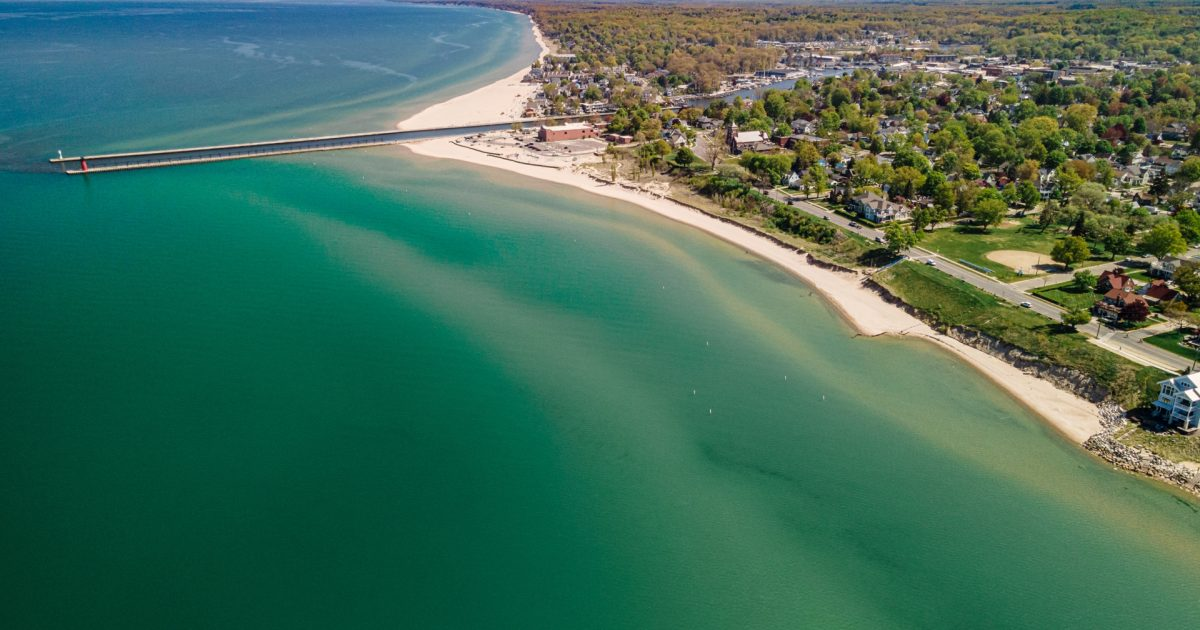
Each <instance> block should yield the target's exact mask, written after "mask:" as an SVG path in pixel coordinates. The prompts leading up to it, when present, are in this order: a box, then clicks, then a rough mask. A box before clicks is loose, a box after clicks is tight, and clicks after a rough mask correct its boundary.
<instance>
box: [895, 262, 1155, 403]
mask: <svg viewBox="0 0 1200 630" xmlns="http://www.w3.org/2000/svg"><path fill="white" fill-rule="evenodd" d="M875 279H876V281H878V282H879V283H880V284H882V285H884V286H885V287H887V288H888V289H889V290H890V291H892V293H893V294H894V295H896V296H897V297H899V298H900V299H902V300H904V301H905V302H906V303H908V304H909V305H911V306H913V307H915V308H917V309H919V310H921V311H923V312H925V313H926V314H927V315H928V316H929V317H930V318H932V319H933V320H934V323H935V324H938V325H941V326H947V327H950V326H962V327H966V328H971V329H974V330H977V331H979V332H982V333H985V334H987V335H990V336H992V337H995V338H997V339H1000V340H1001V341H1004V342H1007V343H1009V344H1012V345H1013V346H1016V347H1018V348H1020V349H1022V350H1024V351H1025V352H1028V353H1029V354H1031V355H1034V356H1036V357H1037V358H1039V359H1041V360H1043V361H1045V362H1046V363H1049V364H1052V365H1058V366H1062V367H1067V368H1072V369H1074V370H1077V371H1079V372H1082V373H1083V374H1086V375H1088V376H1091V377H1092V378H1094V379H1095V380H1096V381H1097V382H1098V383H1100V384H1101V385H1103V386H1104V387H1106V388H1108V389H1109V391H1110V392H1111V393H1112V396H1113V398H1114V399H1116V400H1117V402H1119V403H1120V404H1122V405H1124V406H1126V407H1127V408H1130V407H1133V406H1137V405H1140V404H1144V403H1145V401H1147V400H1149V399H1150V397H1152V396H1153V395H1155V394H1156V393H1157V390H1156V389H1155V387H1154V384H1155V383H1156V382H1157V381H1159V380H1161V379H1162V378H1165V377H1166V373H1165V372H1163V371H1162V370H1159V369H1157V368H1151V367H1144V366H1140V365H1138V364H1136V363H1133V362H1132V361H1129V360H1128V359H1125V358H1123V357H1120V356H1118V355H1116V354H1113V353H1111V352H1109V351H1107V350H1105V349H1103V348H1100V347H1099V346H1096V345H1094V344H1091V343H1088V341H1087V338H1086V337H1084V336H1083V335H1082V334H1080V333H1078V332H1075V331H1074V330H1071V329H1067V328H1065V327H1063V326H1062V324H1060V323H1058V322H1055V321H1053V320H1051V319H1050V318H1048V317H1046V316H1044V315H1040V314H1038V313H1035V312H1033V311H1031V310H1029V309H1022V308H1018V307H1016V306H1014V305H1012V304H1009V303H1008V302H1005V301H1003V300H1001V299H1000V298H997V297H996V296H993V295H991V294H990V293H985V292H983V291H981V290H979V289H977V288H975V287H973V286H971V285H969V284H967V283H965V282H963V281H962V280H959V279H957V278H953V277H951V276H949V275H946V274H944V273H942V272H940V271H938V270H937V269H935V268H933V267H929V266H927V265H921V264H917V263H914V262H912V261H905V262H903V263H901V264H899V265H896V266H894V267H891V268H888V269H886V270H884V271H882V272H880V273H879V274H876V276H875Z"/></svg>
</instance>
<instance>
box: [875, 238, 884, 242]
mask: <svg viewBox="0 0 1200 630" xmlns="http://www.w3.org/2000/svg"><path fill="white" fill-rule="evenodd" d="M875 242H876V243H882V242H883V237H882V236H876V237H875Z"/></svg>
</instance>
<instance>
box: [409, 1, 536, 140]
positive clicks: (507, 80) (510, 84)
mask: <svg viewBox="0 0 1200 630" xmlns="http://www.w3.org/2000/svg"><path fill="white" fill-rule="evenodd" d="M505 13H513V14H515V15H520V16H522V17H524V18H525V19H527V20H529V24H530V26H531V28H532V29H533V39H534V41H535V42H537V45H538V49H539V50H538V53H537V57H536V59H541V58H542V57H544V56H545V55H547V54H549V53H550V47H549V45H547V43H546V38H545V37H544V36H543V35H542V31H541V29H539V28H538V25H537V24H536V23H534V21H533V18H532V17H530V16H528V15H526V14H524V13H517V12H516V11H505ZM529 69H530V68H529V65H528V64H527V65H526V66H525V67H523V68H521V69H520V70H518V71H516V72H514V73H513V74H510V75H508V76H506V77H504V78H502V79H499V80H497V81H494V82H492V83H489V84H487V85H485V86H483V87H480V88H477V89H475V90H472V91H470V92H467V93H466V94H460V95H458V96H455V97H453V98H451V99H449V100H446V101H443V102H441V103H434V104H433V105H430V106H429V107H426V108H425V109H423V110H421V111H419V112H417V113H415V114H413V115H412V116H409V117H408V118H405V119H404V120H402V121H400V122H398V123H396V128H397V129H424V128H434V127H452V126H455V125H472V124H477V123H492V122H496V121H497V120H517V119H519V118H523V117H524V116H523V114H524V109H525V102H526V101H528V100H529V99H530V98H532V97H533V96H534V95H535V94H537V93H538V92H539V91H540V90H541V86H540V85H538V84H536V83H523V82H522V81H521V80H522V79H524V78H525V75H527V74H529ZM497 110H501V111H499V112H497Z"/></svg>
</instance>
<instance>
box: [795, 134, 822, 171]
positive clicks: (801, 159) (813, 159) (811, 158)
mask: <svg viewBox="0 0 1200 630" xmlns="http://www.w3.org/2000/svg"><path fill="white" fill-rule="evenodd" d="M819 161H821V152H820V151H818V150H817V147H816V146H814V145H813V143H811V142H809V141H807V140H801V141H800V142H797V143H796V169H797V170H804V169H806V168H809V167H811V166H813V165H815V164H816V163H817V162H819Z"/></svg>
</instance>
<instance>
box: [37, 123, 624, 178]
mask: <svg viewBox="0 0 1200 630" xmlns="http://www.w3.org/2000/svg"><path fill="white" fill-rule="evenodd" d="M603 117H604V116H595V115H577V116H553V117H548V118H527V119H521V120H510V121H502V122H495V123H484V124H477V125H465V126H459V127H435V128H429V129H388V130H385V131H368V132H364V133H350V134H341V135H333V136H316V137H311V138H290V139H286V140H269V141H266V142H245V143H239V144H222V145H213V146H204V147H186V148H181V149H156V150H149V151H133V152H126V153H101V154H95V155H78V156H73V157H64V156H63V155H62V153H61V152H59V156H58V157H56V158H51V159H50V163H51V164H57V165H59V167H61V168H62V172H64V173H66V174H68V175H87V174H91V173H107V172H112V171H128V170H134V169H141V168H161V167H166V166H182V165H185V164H204V163H207V162H223V161H227V160H244V159H248V158H260V157H271V156H276V155H289V154H292V153H310V152H314V151H337V150H344V149H362V148H367V147H378V146H383V145H389V144H400V143H403V142H413V141H416V140H425V139H428V138H438V137H447V136H467V135H472V134H476V133H486V132H489V131H500V130H503V129H509V128H511V127H512V125H513V124H518V123H519V124H521V125H541V124H548V123H558V122H567V121H571V120H581V119H600V118H603Z"/></svg>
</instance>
